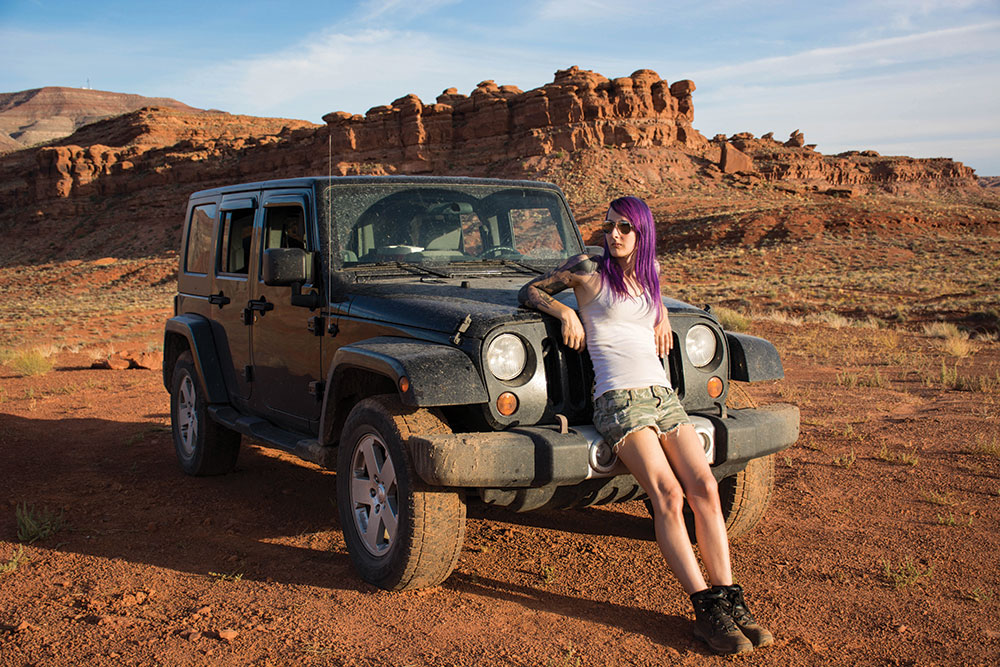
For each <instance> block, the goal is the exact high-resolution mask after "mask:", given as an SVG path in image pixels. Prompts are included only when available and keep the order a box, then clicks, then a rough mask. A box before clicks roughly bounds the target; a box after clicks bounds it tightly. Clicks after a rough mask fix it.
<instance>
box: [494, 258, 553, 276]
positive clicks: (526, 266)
mask: <svg viewBox="0 0 1000 667" xmlns="http://www.w3.org/2000/svg"><path fill="white" fill-rule="evenodd" d="M500 261H501V262H503V264H504V266H516V267H518V268H522V269H527V270H529V271H533V272H534V273H538V274H542V273H545V271H543V270H541V269H540V268H538V267H537V266H532V265H531V264H525V263H524V262H516V261H514V260H512V259H502V260H500Z"/></svg>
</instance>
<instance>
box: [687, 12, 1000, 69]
mask: <svg viewBox="0 0 1000 667" xmlns="http://www.w3.org/2000/svg"><path fill="white" fill-rule="evenodd" d="M998 53H1000V21H993V22H990V23H986V24H982V25H970V26H962V27H958V28H946V29H943V30H935V31H931V32H924V33H918V34H913V35H905V36H902V37H890V38H886V39H879V40H874V41H870V42H863V43H859V44H848V45H844V46H835V47H828V48H818V49H809V50H806V51H802V52H800V53H794V54H790V55H787V56H778V57H773V58H762V59H758V60H752V61H749V62H745V63H738V64H734V65H723V66H721V67H713V68H710V69H706V70H701V71H695V72H693V73H692V75H691V78H693V79H694V80H695V82H699V81H701V82H704V83H707V82H711V81H718V80H731V79H736V78H744V79H745V78H751V77H753V78H756V79H758V80H761V79H763V80H776V81H787V80H790V79H795V78H803V77H817V76H830V75H838V74H840V73H843V72H847V71H851V70H864V69H873V68H885V67H891V66H895V65H905V64H908V63H913V64H916V63H929V62H930V63H933V62H935V61H940V60H943V59H948V58H956V57H965V56H975V55H981V54H993V55H996V54H998Z"/></svg>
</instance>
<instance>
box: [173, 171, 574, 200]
mask: <svg viewBox="0 0 1000 667" xmlns="http://www.w3.org/2000/svg"><path fill="white" fill-rule="evenodd" d="M377 183H386V184H393V185H402V184H406V183H412V184H414V185H429V184H440V185H495V186H504V185H506V186H510V187H532V188H544V189H547V190H556V191H558V190H559V187H558V186H557V185H554V184H552V183H546V182H544V181H528V180H513V179H502V178H474V177H471V176H303V177H301V178H280V179H274V180H269V181H255V182H252V183H238V184H235V185H224V186H221V187H218V188H211V189H208V190H199V191H197V192H195V193H193V194H192V195H191V198H192V199H194V198H199V199H200V198H202V197H210V196H212V195H221V194H231V193H235V192H248V191H251V190H278V189H285V188H313V187H314V186H323V185H327V184H329V185H370V184H377Z"/></svg>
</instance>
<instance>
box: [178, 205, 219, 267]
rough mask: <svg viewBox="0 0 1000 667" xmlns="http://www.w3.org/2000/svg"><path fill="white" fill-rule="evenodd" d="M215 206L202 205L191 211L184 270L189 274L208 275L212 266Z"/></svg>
mask: <svg viewBox="0 0 1000 667" xmlns="http://www.w3.org/2000/svg"><path fill="white" fill-rule="evenodd" d="M214 223H215V204H200V205H198V206H195V207H194V209H193V210H192V211H191V224H189V225H188V237H187V248H186V249H185V253H184V270H185V271H186V272H187V273H208V271H209V269H210V268H211V266H212V226H213V224H214Z"/></svg>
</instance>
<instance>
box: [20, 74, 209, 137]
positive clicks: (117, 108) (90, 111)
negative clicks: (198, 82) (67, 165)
mask: <svg viewBox="0 0 1000 667" xmlns="http://www.w3.org/2000/svg"><path fill="white" fill-rule="evenodd" d="M147 106H160V107H164V108H170V109H179V110H184V111H197V110H196V109H194V108H193V107H189V106H188V105H186V104H184V103H182V102H178V101H177V100H173V99H170V98H168V97H143V96H142V95H130V94H126V93H112V92H109V91H106V90H93V89H89V88H82V89H81V88H61V87H55V86H49V87H46V88H34V89H32V90H22V91H20V92H17V93H2V94H0V153H6V152H8V151H11V150H17V149H18V148H23V147H25V146H31V145H33V144H38V143H43V142H47V141H55V140H58V139H62V138H63V137H66V136H69V135H70V134H72V133H73V132H74V131H75V130H77V129H78V128H80V127H83V126H84V125H87V124H89V123H93V122H96V121H98V120H101V119H104V118H110V117H112V116H120V115H121V114H124V113H128V112H129V111H135V110H136V109H139V108H142V107H147Z"/></svg>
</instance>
